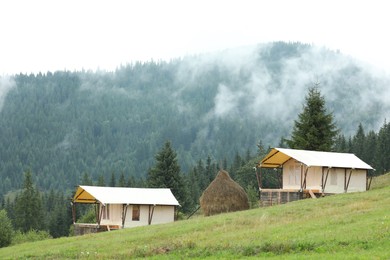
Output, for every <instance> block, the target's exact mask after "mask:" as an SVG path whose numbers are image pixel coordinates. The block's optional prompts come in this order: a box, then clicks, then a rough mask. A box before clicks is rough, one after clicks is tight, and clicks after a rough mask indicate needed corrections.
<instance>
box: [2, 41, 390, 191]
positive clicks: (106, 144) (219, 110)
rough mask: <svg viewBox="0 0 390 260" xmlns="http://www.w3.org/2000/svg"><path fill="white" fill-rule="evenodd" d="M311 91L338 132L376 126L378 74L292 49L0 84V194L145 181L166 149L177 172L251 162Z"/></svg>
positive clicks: (384, 85) (285, 128)
mask: <svg viewBox="0 0 390 260" xmlns="http://www.w3.org/2000/svg"><path fill="white" fill-rule="evenodd" d="M314 83H320V85H319V88H320V90H321V92H322V94H323V95H324V97H325V99H326V102H327V105H328V107H329V111H331V112H333V113H334V115H335V119H336V122H337V124H338V126H339V127H340V128H341V130H342V132H343V133H344V134H347V135H349V134H351V133H352V132H354V131H355V130H356V129H357V127H358V124H359V123H360V122H361V123H362V124H363V125H364V126H365V127H366V128H367V129H374V130H378V128H379V127H380V125H381V124H382V123H383V122H384V120H385V118H386V117H387V118H388V115H389V111H390V103H389V102H388V100H389V97H388V95H389V94H388V93H389V92H388V91H387V89H388V87H389V83H390V78H389V77H388V75H384V74H381V73H378V72H377V71H375V70H374V69H372V68H370V67H368V66H367V65H364V64H361V63H359V62H358V61H355V60H353V59H352V58H350V57H346V56H343V55H342V54H340V53H338V52H334V51H330V50H327V49H323V48H318V47H315V46H311V45H304V44H300V43H282V42H278V43H270V44H264V45H258V46H253V47H244V48H240V49H232V50H226V51H222V52H219V53H210V54H204V55H199V56H191V57H185V58H182V59H177V60H172V61H170V62H153V61H151V62H146V63H134V64H129V65H124V66H121V67H119V68H118V69H117V70H116V71H114V72H103V71H97V72H90V71H80V72H68V71H58V72H47V73H44V74H37V75H24V74H19V75H14V76H11V77H2V78H1V81H0V109H1V111H0V178H1V180H2V182H1V185H0V194H1V193H3V194H4V193H5V192H7V191H9V190H12V189H16V188H18V187H20V184H21V182H22V178H23V172H24V171H25V170H26V169H31V171H32V172H33V174H34V176H35V179H36V183H37V185H38V186H39V187H41V188H61V189H64V190H65V189H69V188H73V187H74V185H77V184H78V183H79V182H80V179H81V176H82V174H83V173H85V172H88V173H89V174H90V175H91V176H92V177H93V178H94V179H97V176H98V175H100V174H104V175H106V176H107V179H108V178H109V176H110V175H111V173H112V172H115V173H122V172H123V173H124V174H125V175H127V176H131V175H132V176H136V177H141V176H145V174H146V172H147V170H148V168H149V167H151V166H152V164H153V162H154V155H155V154H156V152H157V151H158V150H159V149H160V148H161V146H162V145H163V143H164V142H165V141H166V140H171V141H172V144H173V147H174V148H175V149H176V151H177V154H178V158H179V163H180V165H181V166H182V169H183V170H184V171H187V169H189V168H190V167H192V166H193V165H195V163H196V161H197V160H199V159H205V158H206V157H207V156H208V155H210V156H211V157H212V158H213V159H214V160H217V161H220V160H223V159H225V158H226V159H227V160H231V159H232V158H233V157H234V155H235V154H236V153H240V154H244V153H245V152H246V151H247V150H249V151H251V152H252V153H254V151H256V148H257V147H256V144H257V143H258V142H259V141H260V140H261V141H262V143H263V144H266V145H268V144H269V145H277V144H278V143H279V140H280V138H281V137H282V136H284V137H287V136H289V134H290V130H291V127H292V125H293V120H294V119H296V116H297V114H298V113H299V110H300V109H301V108H302V104H303V102H304V100H303V99H304V96H305V93H306V91H307V88H308V87H309V86H312V85H313V84H314Z"/></svg>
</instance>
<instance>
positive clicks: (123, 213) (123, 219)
mask: <svg viewBox="0 0 390 260" xmlns="http://www.w3.org/2000/svg"><path fill="white" fill-rule="evenodd" d="M128 206H129V205H128V204H123V205H122V228H125V222H126V215H127V207H128Z"/></svg>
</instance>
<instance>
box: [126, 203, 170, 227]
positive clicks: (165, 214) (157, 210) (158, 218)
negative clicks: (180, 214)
mask: <svg viewBox="0 0 390 260" xmlns="http://www.w3.org/2000/svg"><path fill="white" fill-rule="evenodd" d="M149 209H150V210H149ZM149 214H151V217H152V222H151V224H152V225H153V224H162V223H170V222H174V220H175V206H155V207H154V209H153V206H150V207H149V205H140V213H139V220H133V206H132V205H129V206H128V208H127V213H126V221H125V228H128V227H138V226H147V225H149ZM152 214H153V215H152Z"/></svg>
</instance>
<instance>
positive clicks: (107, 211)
mask: <svg viewBox="0 0 390 260" xmlns="http://www.w3.org/2000/svg"><path fill="white" fill-rule="evenodd" d="M102 207H103V219H110V205H109V204H107V205H105V206H104V205H102Z"/></svg>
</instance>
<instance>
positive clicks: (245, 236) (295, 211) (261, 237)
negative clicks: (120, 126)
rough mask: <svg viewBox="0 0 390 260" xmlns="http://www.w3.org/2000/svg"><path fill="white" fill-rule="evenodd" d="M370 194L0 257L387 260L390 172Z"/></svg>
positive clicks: (16, 249) (22, 248)
mask: <svg viewBox="0 0 390 260" xmlns="http://www.w3.org/2000/svg"><path fill="white" fill-rule="evenodd" d="M380 178H381V179H380V180H379V181H378V179H376V180H374V181H373V183H372V190H370V191H367V192H360V193H349V194H341V195H334V196H329V197H325V198H321V199H307V200H301V201H297V202H291V203H289V204H285V205H280V206H273V207H269V208H258V209H252V210H247V211H241V212H235V213H227V214H221V215H217V216H213V217H202V216H197V217H194V218H192V219H190V220H182V221H177V222H175V223H171V224H164V225H155V226H147V227H139V228H132V229H126V230H119V231H112V232H105V233H99V234H91V235H85V236H80V237H67V238H59V239H50V240H44V241H38V242H33V243H24V244H20V245H15V246H11V247H7V248H2V249H0V259H15V258H17V259H19V258H23V259H67V258H68V259H69V258H80V259H84V258H91V259H128V258H148V259H172V258H178V259H184V258H202V259H204V258H209V259H216V258H220V259H235V258H261V257H267V258H283V259H301V258H316V259H390V174H387V175H385V176H381V177H380Z"/></svg>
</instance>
